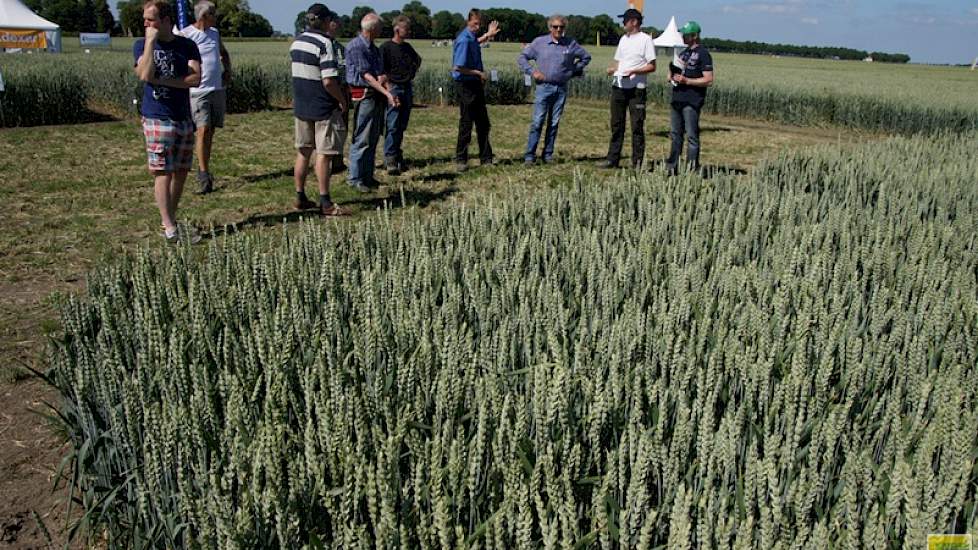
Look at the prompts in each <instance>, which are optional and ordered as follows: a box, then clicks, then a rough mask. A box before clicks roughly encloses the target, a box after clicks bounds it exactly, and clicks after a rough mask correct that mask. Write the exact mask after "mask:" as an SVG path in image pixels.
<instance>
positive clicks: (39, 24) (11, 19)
mask: <svg viewBox="0 0 978 550" xmlns="http://www.w3.org/2000/svg"><path fill="white" fill-rule="evenodd" d="M0 29H11V30H21V29H25V30H39V31H56V30H58V29H60V27H58V26H57V25H56V24H54V23H52V22H50V21H48V20H47V19H45V18H43V17H41V16H40V15H38V14H36V13H34V12H33V11H31V9H30V8H28V7H27V6H25V5H24V3H23V2H21V1H20V0H0Z"/></svg>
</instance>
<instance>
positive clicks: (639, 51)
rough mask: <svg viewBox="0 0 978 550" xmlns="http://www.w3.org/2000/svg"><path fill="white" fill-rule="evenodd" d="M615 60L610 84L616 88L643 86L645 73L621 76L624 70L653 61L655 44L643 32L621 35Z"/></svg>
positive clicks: (633, 68)
mask: <svg viewBox="0 0 978 550" xmlns="http://www.w3.org/2000/svg"><path fill="white" fill-rule="evenodd" d="M615 61H617V62H618V70H616V71H615V74H614V81H613V82H612V85H613V86H615V87H618V88H624V89H630V88H644V87H645V86H646V82H647V79H646V77H647V75H646V74H637V75H634V76H631V77H623V76H622V73H624V72H625V71H633V70H635V69H639V68H641V67H644V66H646V65H648V64H649V63H652V62H653V61H655V44H653V43H652V37H651V36H649V35H647V34H645V33H644V32H641V31H639V32H636V33H633V34H625V35H622V37H621V40H619V41H618V48H617V49H616V50H615Z"/></svg>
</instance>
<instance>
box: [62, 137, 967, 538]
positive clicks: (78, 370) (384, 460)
mask: <svg viewBox="0 0 978 550" xmlns="http://www.w3.org/2000/svg"><path fill="white" fill-rule="evenodd" d="M976 148H978V135H975V134H966V135H957V136H951V135H946V136H940V137H930V138H923V137H914V138H893V139H890V140H887V141H885V142H882V143H877V144H867V145H862V146H858V147H845V148H843V147H833V148H822V149H819V150H814V151H806V152H796V153H786V154H784V155H782V156H781V157H780V158H777V159H772V160H769V161H768V162H766V163H764V164H762V165H761V166H760V167H758V168H757V169H756V170H754V171H753V172H752V173H751V174H750V175H749V176H747V177H741V178H733V177H720V178H718V179H714V180H709V181H704V180H701V179H699V178H693V177H681V178H674V179H666V178H663V177H662V176H661V175H659V174H651V175H649V174H644V175H641V176H635V175H633V176H627V175H624V174H622V175H620V176H619V177H618V179H617V180H613V181H602V182H601V183H600V185H598V184H597V182H594V181H588V180H587V178H586V177H585V176H580V175H579V176H578V181H577V182H576V184H575V185H574V186H572V188H568V189H558V190H555V191H552V192H546V193H538V194H535V195H532V196H525V197H523V196H518V197H513V200H509V201H506V202H505V203H504V204H496V203H487V204H479V203H472V204H470V205H468V206H466V207H463V208H460V209H458V210H454V211H452V212H450V213H447V214H445V215H441V216H435V217H431V218H425V219H418V218H406V219H394V218H392V217H390V216H389V215H388V214H386V213H379V214H377V215H376V216H375V217H374V218H373V219H371V220H370V221H367V222H363V223H359V224H338V225H333V224H327V225H325V226H324V225H318V224H315V225H314V224H304V225H301V226H299V227H291V228H288V229H284V230H282V231H281V232H280V233H279V234H277V235H274V236H273V235H272V234H269V233H262V234H246V235H241V236H230V237H227V238H222V239H218V240H215V241H212V244H210V245H209V246H208V247H207V249H206V250H205V251H203V252H202V253H194V252H193V251H192V250H189V249H184V250H179V251H177V252H176V253H167V254H156V253H149V252H146V251H143V252H140V253H138V254H134V255H132V256H129V257H127V258H125V259H123V260H122V261H121V262H120V263H118V264H115V265H110V266H107V267H104V268H102V269H100V270H98V271H97V272H95V273H94V274H93V275H92V276H91V279H90V281H89V287H88V289H89V293H88V295H87V296H84V297H74V298H70V299H68V300H67V301H65V302H64V303H63V305H62V323H63V327H64V330H65V334H64V336H63V337H61V338H59V339H58V341H57V342H55V344H54V346H53V348H52V356H51V357H52V361H53V370H52V372H51V377H52V381H53V383H54V384H55V385H56V386H57V387H58V388H59V389H60V391H61V392H62V393H63V395H64V397H65V404H64V406H63V408H62V409H61V414H63V415H64V420H65V424H66V428H67V430H68V432H69V433H70V436H71V438H72V441H73V449H74V454H73V455H72V458H73V462H71V464H72V468H69V471H70V472H71V473H70V476H69V477H70V478H71V480H72V482H73V483H74V484H75V485H76V487H77V490H78V495H79V497H80V498H81V499H82V500H83V502H84V504H85V505H86V510H87V515H86V517H85V519H86V521H87V522H88V523H89V527H91V528H92V529H93V531H91V532H95V533H97V534H98V536H102V535H103V534H104V536H106V537H107V538H108V539H107V542H108V544H109V545H110V546H120V547H141V546H142V545H144V544H152V545H153V546H155V547H168V548H169V547H184V546H191V547H197V546H199V547H206V548H271V547H286V548H300V547H307V548H321V547H323V546H330V547H343V548H368V547H382V548H453V547H472V548H500V549H502V548H506V549H508V548H538V547H543V548H565V549H571V548H591V547H600V548H658V547H662V545H665V544H668V545H669V547H670V548H726V547H734V548H788V547H800V548H859V547H862V548H921V547H923V545H924V540H925V537H926V534H927V533H930V532H965V531H971V532H973V531H974V529H975V528H976V527H978V525H976V523H978V522H976V514H978V508H976V492H975V491H976V487H978V469H976V467H975V456H976V453H978V370H976V368H975V367H976V363H978V351H976V349H975V345H974V343H975V342H976V341H978V299H976V298H978V238H976V235H978V188H976V186H975V185H974V174H975V173H976V172H978V158H976V157H975V155H974V151H975V150H976Z"/></svg>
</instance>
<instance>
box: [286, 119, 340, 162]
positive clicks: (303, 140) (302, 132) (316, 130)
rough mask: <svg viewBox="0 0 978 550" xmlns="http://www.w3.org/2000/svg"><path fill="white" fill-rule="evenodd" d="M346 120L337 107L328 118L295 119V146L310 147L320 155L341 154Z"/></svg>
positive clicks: (300, 147)
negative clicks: (314, 119)
mask: <svg viewBox="0 0 978 550" xmlns="http://www.w3.org/2000/svg"><path fill="white" fill-rule="evenodd" d="M344 141H346V122H344V121H343V114H342V113H341V112H340V111H339V110H338V109H337V110H336V111H333V114H332V115H330V117H329V119H328V120H316V121H313V120H300V119H298V118H297V119H295V148H296V149H312V148H315V149H316V152H317V153H319V154H320V155H342V154H343V142H344Z"/></svg>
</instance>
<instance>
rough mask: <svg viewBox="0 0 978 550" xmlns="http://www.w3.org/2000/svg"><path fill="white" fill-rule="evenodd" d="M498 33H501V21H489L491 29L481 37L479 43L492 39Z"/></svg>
mask: <svg viewBox="0 0 978 550" xmlns="http://www.w3.org/2000/svg"><path fill="white" fill-rule="evenodd" d="M497 34H499V21H492V22H491V23H489V30H487V31H486V34H483V35H482V36H480V37H479V44H482V43H483V42H488V41H490V40H492V39H493V38H495V36H496V35H497Z"/></svg>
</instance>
